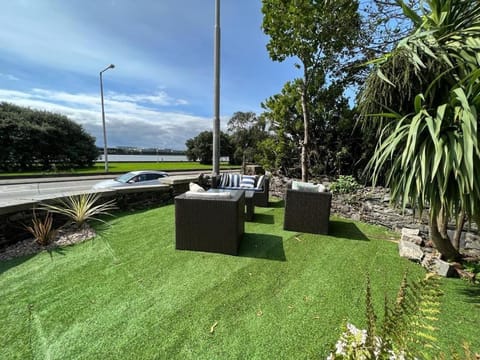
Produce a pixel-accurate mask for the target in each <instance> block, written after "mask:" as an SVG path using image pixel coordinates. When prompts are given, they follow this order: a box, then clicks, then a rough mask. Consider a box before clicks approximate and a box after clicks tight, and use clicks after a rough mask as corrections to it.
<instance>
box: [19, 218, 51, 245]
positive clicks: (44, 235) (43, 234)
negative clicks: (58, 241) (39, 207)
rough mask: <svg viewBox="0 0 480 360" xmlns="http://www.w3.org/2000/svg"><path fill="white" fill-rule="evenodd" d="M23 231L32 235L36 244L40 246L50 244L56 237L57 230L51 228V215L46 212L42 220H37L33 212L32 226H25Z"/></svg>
mask: <svg viewBox="0 0 480 360" xmlns="http://www.w3.org/2000/svg"><path fill="white" fill-rule="evenodd" d="M25 229H26V230H27V231H28V232H29V233H31V234H32V235H33V237H34V238H35V241H36V242H37V244H39V245H42V246H45V245H48V244H50V243H51V242H52V241H53V240H54V239H55V236H56V235H57V230H56V229H54V228H53V218H52V214H50V213H48V212H47V214H46V215H45V218H44V219H39V218H38V217H37V213H36V212H35V210H33V220H32V225H30V226H25Z"/></svg>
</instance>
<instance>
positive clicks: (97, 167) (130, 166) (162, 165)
mask: <svg viewBox="0 0 480 360" xmlns="http://www.w3.org/2000/svg"><path fill="white" fill-rule="evenodd" d="M220 168H221V169H235V168H238V166H232V165H229V164H228V163H221V164H220ZM108 169H109V172H110V173H124V172H128V171H133V170H160V171H182V170H205V171H211V170H212V165H203V164H200V163H198V162H194V161H168V162H167V161H166V162H109V163H108ZM102 173H105V165H104V163H103V162H98V163H95V164H94V165H93V166H91V167H88V168H81V169H71V170H57V171H40V170H39V171H28V172H13V173H1V172H0V177H2V176H4V177H5V176H9V177H10V176H18V175H21V176H45V175H52V176H53V175H65V174H67V175H88V174H102Z"/></svg>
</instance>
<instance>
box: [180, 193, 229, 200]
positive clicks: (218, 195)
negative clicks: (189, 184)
mask: <svg viewBox="0 0 480 360" xmlns="http://www.w3.org/2000/svg"><path fill="white" fill-rule="evenodd" d="M185 197H186V198H188V199H230V198H231V197H232V195H231V194H230V192H228V191H223V192H194V191H187V192H186V193H185Z"/></svg>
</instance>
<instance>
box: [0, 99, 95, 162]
mask: <svg viewBox="0 0 480 360" xmlns="http://www.w3.org/2000/svg"><path fill="white" fill-rule="evenodd" d="M0 141H1V142H0V143H1V144H2V154H1V155H0V170H7V171H8V170H12V171H15V170H26V169H31V168H38V167H41V168H43V169H44V170H49V169H50V168H51V167H53V166H55V167H59V168H75V167H85V166H90V165H92V163H93V161H94V160H95V159H96V158H97V156H98V151H97V149H96V147H95V139H94V138H93V137H92V136H90V135H89V134H87V133H86V132H85V130H84V129H83V128H82V127H81V126H80V125H78V124H76V123H74V122H73V121H71V120H70V119H68V118H67V117H66V116H63V115H60V114H55V113H50V112H46V111H37V110H31V109H28V108H24V107H20V106H16V105H13V104H8V103H0Z"/></svg>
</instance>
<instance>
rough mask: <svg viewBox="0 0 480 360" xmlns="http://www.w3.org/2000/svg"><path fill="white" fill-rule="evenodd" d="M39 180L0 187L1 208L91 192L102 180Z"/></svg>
mask: <svg viewBox="0 0 480 360" xmlns="http://www.w3.org/2000/svg"><path fill="white" fill-rule="evenodd" d="M29 180H33V179H29ZM38 180H39V181H37V182H30V181H29V182H27V183H23V184H3V185H0V206H6V205H13V204H17V203H22V202H27V201H32V200H41V199H44V198H48V197H49V196H51V195H68V194H73V193H77V192H80V191H83V190H89V189H91V187H92V186H93V185H94V184H95V183H97V182H99V181H101V180H102V179H93V180H92V179H89V180H84V179H82V180H73V181H72V180H68V181H48V182H45V181H44V180H45V179H38Z"/></svg>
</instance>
